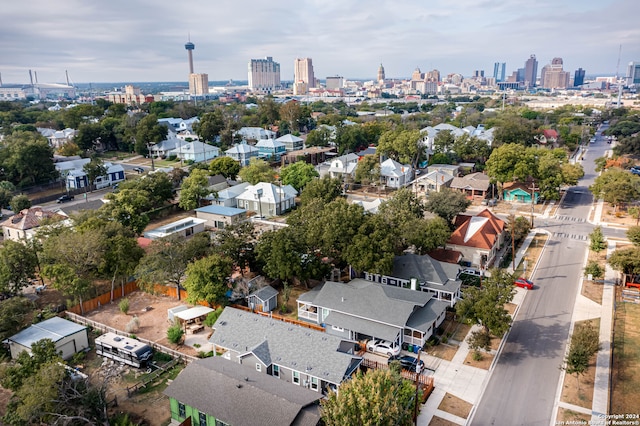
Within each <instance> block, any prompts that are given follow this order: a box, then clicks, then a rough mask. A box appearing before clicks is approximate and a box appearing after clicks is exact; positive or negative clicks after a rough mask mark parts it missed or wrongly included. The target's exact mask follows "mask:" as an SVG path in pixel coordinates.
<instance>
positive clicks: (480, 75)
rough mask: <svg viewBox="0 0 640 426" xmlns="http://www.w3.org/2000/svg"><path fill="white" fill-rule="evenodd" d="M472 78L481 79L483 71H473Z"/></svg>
mask: <svg viewBox="0 0 640 426" xmlns="http://www.w3.org/2000/svg"><path fill="white" fill-rule="evenodd" d="M473 76H474V77H475V78H482V77H484V70H475V71H474V72H473Z"/></svg>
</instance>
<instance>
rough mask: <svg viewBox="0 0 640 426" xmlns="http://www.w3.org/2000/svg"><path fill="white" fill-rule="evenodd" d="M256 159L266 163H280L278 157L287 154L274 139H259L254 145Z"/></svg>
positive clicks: (282, 145) (283, 147)
mask: <svg viewBox="0 0 640 426" xmlns="http://www.w3.org/2000/svg"><path fill="white" fill-rule="evenodd" d="M256 148H258V157H259V158H263V159H265V160H267V161H280V157H281V156H282V155H283V154H284V153H286V152H287V150H286V148H285V145H284V144H283V143H282V142H278V140H276V139H261V140H259V141H258V143H257V144H256Z"/></svg>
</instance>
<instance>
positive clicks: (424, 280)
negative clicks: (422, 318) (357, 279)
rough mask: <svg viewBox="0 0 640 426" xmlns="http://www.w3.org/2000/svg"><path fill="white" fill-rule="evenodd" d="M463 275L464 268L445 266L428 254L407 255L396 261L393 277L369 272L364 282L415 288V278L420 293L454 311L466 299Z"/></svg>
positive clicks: (446, 264) (394, 262)
mask: <svg viewBox="0 0 640 426" xmlns="http://www.w3.org/2000/svg"><path fill="white" fill-rule="evenodd" d="M452 252H453V251H452ZM459 272H460V265H456V264H453V263H448V262H441V261H438V260H436V259H434V258H433V257H431V256H429V255H426V254H425V255H422V256H421V255H417V254H413V253H405V254H403V255H402V256H396V257H395V258H394V259H393V271H392V272H391V274H389V275H380V274H373V273H370V272H365V273H364V279H365V280H367V281H373V282H377V283H380V284H386V285H392V286H395V287H403V288H411V279H412V278H415V279H416V280H417V285H418V288H419V289H420V290H422V291H423V292H426V293H429V294H431V295H433V297H434V298H435V299H437V300H440V301H443V302H447V303H448V304H449V306H450V307H453V306H455V304H456V302H457V301H458V299H460V298H461V296H462V293H461V290H460V286H461V285H462V281H460V280H459V279H458V273H459Z"/></svg>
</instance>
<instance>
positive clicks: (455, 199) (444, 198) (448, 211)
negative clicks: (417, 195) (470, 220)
mask: <svg viewBox="0 0 640 426" xmlns="http://www.w3.org/2000/svg"><path fill="white" fill-rule="evenodd" d="M470 205H471V201H469V200H468V199H467V197H466V196H465V195H464V194H463V193H462V192H458V191H454V190H451V189H443V190H442V191H439V192H432V193H430V194H429V199H428V200H427V203H426V204H425V209H426V210H427V211H430V212H431V213H435V214H437V215H438V216H440V217H441V218H443V219H444V220H445V221H446V222H447V223H448V224H450V226H452V225H453V219H454V218H455V217H456V216H457V215H458V214H460V213H463V212H465V211H466V210H467V208H468V207H469V206H470Z"/></svg>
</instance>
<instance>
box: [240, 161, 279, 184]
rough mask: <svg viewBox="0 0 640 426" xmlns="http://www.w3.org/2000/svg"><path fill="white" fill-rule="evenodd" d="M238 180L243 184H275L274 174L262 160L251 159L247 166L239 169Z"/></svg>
mask: <svg viewBox="0 0 640 426" xmlns="http://www.w3.org/2000/svg"><path fill="white" fill-rule="evenodd" d="M239 175H240V178H241V179H242V180H243V181H244V182H249V183H250V184H251V185H256V184H257V183H260V182H275V180H276V172H275V170H273V169H272V168H271V166H269V163H267V162H266V161H264V160H260V159H257V158H252V159H251V161H250V162H249V165H248V166H246V167H243V168H242V169H240V173H239Z"/></svg>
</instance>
